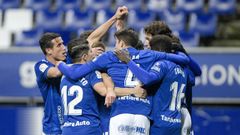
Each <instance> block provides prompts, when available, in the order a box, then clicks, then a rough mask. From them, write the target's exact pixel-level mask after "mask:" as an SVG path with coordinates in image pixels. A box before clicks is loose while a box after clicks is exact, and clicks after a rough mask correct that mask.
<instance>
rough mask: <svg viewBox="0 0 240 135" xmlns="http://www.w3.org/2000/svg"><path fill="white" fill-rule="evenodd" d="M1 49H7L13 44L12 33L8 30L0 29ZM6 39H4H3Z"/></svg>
mask: <svg viewBox="0 0 240 135" xmlns="http://www.w3.org/2000/svg"><path fill="white" fill-rule="evenodd" d="M0 37H1V42H0V49H7V48H9V47H10V46H11V44H12V43H11V40H12V34H11V32H10V31H8V30H4V29H0ZM3 39H4V40H3Z"/></svg>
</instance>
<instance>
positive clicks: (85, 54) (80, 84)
mask: <svg viewBox="0 0 240 135" xmlns="http://www.w3.org/2000/svg"><path fill="white" fill-rule="evenodd" d="M72 44H77V45H74V47H72V48H71V50H69V55H70V57H71V59H72V61H73V63H74V64H73V65H72V67H74V68H76V67H80V66H82V64H84V63H86V62H87V61H89V60H90V59H92V53H91V50H90V49H89V46H88V45H87V44H82V45H80V44H79V41H78V40H71V41H70V42H69V45H70V46H71V45H72ZM105 79H106V78H105ZM107 79H109V78H107ZM109 82H111V80H107V82H106V83H109ZM106 83H103V82H102V78H101V74H100V72H97V71H96V72H91V73H89V74H88V75H86V76H85V77H82V78H80V79H77V80H72V79H70V78H68V77H65V76H63V78H62V82H61V94H62V100H63V105H64V125H63V135H69V134H71V135H77V134H84V135H85V134H86V135H102V131H101V128H100V120H99V119H100V118H99V112H98V106H97V99H96V95H95V93H94V90H95V91H96V92H97V93H98V94H100V95H101V96H105V95H106V93H107V92H110V91H113V84H112V85H111V84H110V85H111V86H110V87H105V85H104V84H106ZM108 86H109V85H108ZM115 89H117V90H122V91H124V89H121V88H115ZM130 90H131V91H132V92H131V93H127V95H129V94H136V93H133V92H134V91H135V89H130Z"/></svg>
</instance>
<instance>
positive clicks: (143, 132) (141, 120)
mask: <svg viewBox="0 0 240 135" xmlns="http://www.w3.org/2000/svg"><path fill="white" fill-rule="evenodd" d="M134 126H135V127H136V130H135V133H134V135H149V130H150V120H149V119H148V118H147V117H146V116H144V115H135V120H134Z"/></svg>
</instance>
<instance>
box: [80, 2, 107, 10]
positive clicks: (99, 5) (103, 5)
mask: <svg viewBox="0 0 240 135" xmlns="http://www.w3.org/2000/svg"><path fill="white" fill-rule="evenodd" d="M111 4H112V3H111V0H87V1H85V7H86V8H89V9H92V10H94V11H99V10H102V9H109V8H110V7H111Z"/></svg>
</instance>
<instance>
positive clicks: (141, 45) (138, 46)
mask: <svg viewBox="0 0 240 135" xmlns="http://www.w3.org/2000/svg"><path fill="white" fill-rule="evenodd" d="M134 48H135V49H137V50H143V49H144V44H143V42H142V41H141V40H138V43H137V44H136V45H135V46H134Z"/></svg>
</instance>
